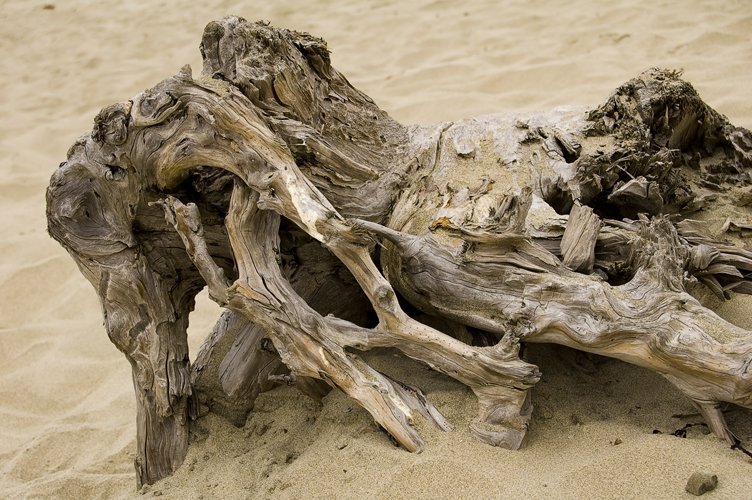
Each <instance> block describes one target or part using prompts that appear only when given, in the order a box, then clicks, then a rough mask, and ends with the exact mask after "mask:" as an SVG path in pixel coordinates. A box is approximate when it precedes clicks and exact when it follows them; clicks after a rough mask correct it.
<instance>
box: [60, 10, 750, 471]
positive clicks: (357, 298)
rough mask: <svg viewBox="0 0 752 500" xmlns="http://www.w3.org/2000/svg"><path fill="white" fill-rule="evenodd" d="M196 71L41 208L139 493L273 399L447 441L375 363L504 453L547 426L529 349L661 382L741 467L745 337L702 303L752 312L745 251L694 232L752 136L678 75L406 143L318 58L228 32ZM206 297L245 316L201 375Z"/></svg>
mask: <svg viewBox="0 0 752 500" xmlns="http://www.w3.org/2000/svg"><path fill="white" fill-rule="evenodd" d="M201 52H202V55H203V57H204V67H203V71H202V73H201V75H200V76H199V77H198V78H194V77H193V76H192V74H191V70H190V68H187V67H186V68H184V69H183V70H182V71H181V72H180V73H179V74H177V75H176V76H174V77H172V78H168V79H166V80H164V81H162V82H160V83H159V84H157V85H156V86H155V87H154V88H152V89H149V90H147V91H145V92H143V93H141V94H139V95H137V96H135V97H133V98H132V99H131V100H129V101H125V102H121V103H118V104H114V105H112V106H108V107H106V108H104V109H103V110H102V111H101V112H100V113H99V114H98V115H97V117H96V118H95V123H94V128H93V130H92V131H91V133H89V134H86V135H84V136H83V137H81V138H80V139H79V140H78V141H76V143H75V144H74V145H73V146H72V147H71V148H70V150H69V152H68V158H67V160H66V161H65V162H63V163H62V164H61V165H60V167H59V168H58V169H57V170H56V171H55V173H54V174H53V176H52V179H51V182H50V187H49V189H48V191H47V217H48V228H49V233H50V235H51V236H52V237H53V238H55V239H56V240H57V241H59V242H60V243H61V244H62V245H63V246H64V247H65V248H66V249H67V250H68V252H69V253H70V254H71V256H72V257H73V259H74V260H75V261H76V263H77V264H78V266H79V268H80V270H81V272H82V273H83V274H84V276H86V278H87V279H88V280H89V281H90V282H91V283H92V285H93V286H94V287H95V289H96V290H97V293H98V294H99V297H100V299H101V302H102V310H103V314H104V322H105V327H106V330H107V333H108V335H109V337H110V339H111V340H112V342H113V343H114V344H115V345H116V346H117V348H118V349H120V350H121V351H122V352H123V353H124V354H125V356H126V358H127V359H128V361H129V362H130V363H131V366H132V368H133V382H134V387H135V391H136V398H137V407H138V414H137V430H138V432H137V441H138V450H137V454H136V455H137V458H136V469H137V472H138V480H139V484H143V483H152V482H154V481H156V480H158V479H160V478H162V477H165V476H166V475H169V474H171V473H172V472H173V471H174V470H175V469H176V468H177V467H178V466H179V465H180V464H181V462H182V460H183V458H184V456H185V453H186V449H187V445H188V423H189V420H190V419H191V418H195V417H196V416H197V415H198V414H199V413H202V412H204V411H206V410H207V409H209V410H213V411H215V412H217V413H221V414H223V415H225V416H227V417H228V418H230V419H231V420H233V421H234V422H236V423H237V424H242V422H243V421H244V419H245V416H246V415H247V413H248V411H250V410H251V409H252V406H253V400H254V399H255V397H256V395H257V394H258V393H259V392H260V391H263V390H267V389H268V388H269V387H271V386H273V385H274V384H276V383H289V384H295V385H297V386H298V387H300V388H301V389H302V390H304V391H305V392H306V393H308V394H310V395H312V396H313V397H321V396H322V395H323V394H325V393H326V390H328V388H329V387H335V388H338V389H340V390H342V391H344V392H345V393H346V394H347V395H349V396H350V397H351V398H353V399H354V400H355V401H356V402H357V403H358V404H360V405H361V406H362V407H363V408H365V409H366V410H367V411H368V412H369V413H370V414H371V415H372V416H373V418H374V420H375V421H376V422H377V423H378V424H379V425H380V426H381V427H383V428H384V429H385V430H386V431H387V432H388V433H389V434H390V435H391V436H392V437H393V438H394V439H395V440H396V441H397V442H398V443H399V444H400V445H402V446H403V447H404V448H405V449H407V450H409V451H416V452H419V451H421V450H422V449H423V446H424V443H423V441H422V439H421V437H420V436H419V434H418V432H417V431H416V429H415V428H414V426H413V422H414V419H415V418H416V416H417V415H421V416H422V417H424V418H426V419H427V420H429V421H430V422H432V423H433V424H435V425H436V426H438V427H439V428H441V429H443V430H449V429H450V428H451V427H450V424H449V423H448V422H447V421H446V420H445V419H444V417H443V416H442V415H441V414H440V413H439V411H438V410H437V409H436V408H435V407H434V406H433V405H432V404H431V403H430V402H429V401H428V400H427V399H426V397H425V395H424V394H423V393H422V392H421V391H420V390H419V389H417V388H414V387H411V386H409V385H407V384H406V383H404V382H402V381H397V380H394V379H392V378H390V377H388V376H387V375H385V374H383V373H380V372H378V371H376V370H374V369H373V368H371V367H370V366H369V365H368V364H367V363H366V362H364V361H363V360H362V359H361V357H360V356H358V352H359V351H365V350H369V349H372V348H375V347H393V348H396V349H398V350H400V351H401V352H402V353H404V354H405V355H406V356H409V357H411V358H413V359H416V360H420V361H422V362H424V363H426V364H427V365H428V366H430V367H431V368H433V369H434V370H437V371H439V372H442V373H445V374H447V375H448V376H450V377H453V378H455V379H457V380H459V381H460V382H462V383H464V384H466V385H467V386H468V387H470V388H471V389H472V390H473V392H474V393H475V395H476V396H477V398H478V401H479V415H478V416H477V418H476V420H475V421H474V423H473V424H472V428H471V430H472V432H473V433H474V434H475V435H476V436H477V437H478V438H479V439H480V440H482V441H484V442H486V443H490V444H493V445H497V446H503V447H506V448H512V449H516V448H518V447H520V446H521V444H522V441H523V438H524V437H525V432H526V430H527V428H528V423H529V420H530V415H531V412H532V406H531V404H530V389H531V388H532V387H534V386H535V384H536V383H537V382H538V380H539V379H540V372H539V370H538V368H537V367H536V366H534V365H531V364H529V363H527V362H525V361H523V360H522V359H520V356H519V352H520V351H519V347H520V342H553V343H557V344H563V345H567V346H570V347H574V348H577V349H581V350H584V351H587V352H592V353H597V354H601V355H605V356H611V357H615V358H619V359H622V360H625V361H627V362H630V363H633V364H636V365H639V366H644V367H647V368H650V369H652V370H655V371H657V372H658V373H660V374H662V375H663V376H665V377H666V378H667V379H668V380H670V381H671V382H672V383H674V384H675V385H676V386H677V387H678V388H679V389H680V390H681V391H682V392H683V393H684V394H686V395H687V396H688V397H689V398H691V400H692V401H694V402H695V404H696V405H697V406H698V408H699V409H700V411H701V413H702V415H703V416H704V417H705V419H706V421H707V423H708V425H709V426H710V428H711V429H712V430H713V432H714V433H715V434H716V435H718V436H719V437H720V438H722V439H725V440H726V441H728V442H729V443H730V444H732V445H736V444H738V441H737V440H736V438H735V437H734V436H733V434H732V433H731V432H730V431H729V429H728V428H727V426H726V424H725V421H724V419H723V415H722V413H721V411H720V409H719V403H721V402H731V403H734V404H738V405H742V406H746V407H750V406H752V368H750V362H751V361H752V337H751V336H750V332H749V331H747V330H744V329H742V328H738V327H736V326H734V325H732V324H730V323H728V322H726V321H724V320H723V319H721V318H720V317H718V316H717V315H716V314H714V313H713V312H712V311H711V310H709V309H707V308H705V307H704V306H703V305H702V304H701V303H700V301H699V300H698V299H696V298H695V297H693V296H692V295H691V294H690V293H689V292H688V290H691V289H693V287H694V284H695V283H702V284H703V285H705V286H706V287H707V288H709V289H710V290H711V291H712V292H713V293H715V294H716V295H717V296H719V297H720V298H722V299H723V298H727V297H728V296H729V294H730V293H731V292H737V293H752V279H751V276H752V252H749V251H747V250H746V249H743V248H741V247H738V246H734V245H732V244H730V243H728V242H726V241H721V240H720V239H719V238H718V237H717V235H715V236H714V235H711V234H710V233H709V231H708V228H707V227H705V225H704V224H703V223H701V222H698V221H693V220H691V219H690V218H689V217H690V216H691V214H692V213H694V212H696V211H698V210H701V209H703V208H704V207H713V206H715V205H718V204H721V203H724V202H728V200H733V197H734V196H735V195H736V194H738V191H739V190H740V189H741V188H743V187H744V186H748V185H749V183H750V166H752V135H750V132H749V131H747V130H745V129H742V128H738V127H734V126H733V125H731V124H730V123H729V122H728V121H727V120H726V118H725V117H723V116H722V115H720V114H718V113H717V112H715V111H714V110H712V109H711V108H710V107H708V106H707V105H706V104H705V103H704V102H703V101H702V100H701V99H700V98H699V96H698V95H697V93H696V92H695V91H694V89H693V88H692V87H691V85H689V84H688V83H686V82H684V81H682V80H681V79H680V75H679V74H678V73H676V72H672V71H667V70H661V69H652V70H649V71H647V72H645V73H643V74H641V75H639V76H638V77H636V78H635V79H633V80H630V81H629V82H627V83H625V84H624V85H622V86H621V87H619V88H618V89H616V91H615V92H614V93H613V94H612V95H611V96H610V97H609V98H608V99H607V100H606V102H605V103H604V104H602V105H601V106H599V107H597V108H594V109H575V108H559V109H556V110H554V111H552V112H550V113H546V114H516V115H498V116H487V117H482V118H475V119H469V120H464V121H458V122H452V123H443V124H439V125H436V126H428V127H405V126H403V125H401V124H399V123H397V122H396V121H394V120H393V119H392V118H390V117H389V116H388V115H387V114H386V113H385V112H384V111H382V110H381V109H379V108H378V106H376V104H374V102H373V101H372V100H371V99H370V98H369V97H368V96H366V95H365V94H363V93H362V92H360V91H358V90H357V89H355V88H353V87H352V86H351V85H350V83H349V82H348V81H347V80H346V79H345V77H344V76H342V75H341V74H340V73H339V72H338V71H337V70H336V69H334V68H333V67H332V66H331V64H330V60H329V52H328V49H327V47H326V44H325V43H324V41H323V40H320V39H318V38H315V37H312V36H310V35H308V34H305V33H297V32H294V31H288V30H282V29H277V28H273V27H271V26H269V25H268V24H264V23H251V22H247V21H245V20H244V19H241V18H238V17H228V18H225V19H223V20H221V21H219V22H212V23H210V24H209V25H208V26H207V27H206V29H205V31H204V35H203V40H202V43H201ZM724 200H725V201H724ZM690 285H692V286H690ZM204 286H206V287H208V290H209V294H210V296H211V298H212V299H213V300H215V301H216V302H217V303H218V304H220V305H221V306H222V307H224V308H226V309H227V312H226V313H225V314H223V315H222V317H221V318H220V319H219V321H218V323H217V326H216V327H215V330H214V332H213V333H212V335H211V337H210V338H209V340H208V341H207V343H206V344H205V345H204V347H203V350H202V352H201V353H200V354H199V356H198V360H197V362H196V364H195V365H194V366H193V367H191V366H190V363H189V358H188V348H187V343H186V328H187V322H188V314H189V312H190V311H191V310H192V308H193V304H194V297H195V295H196V294H197V293H198V291H200V290H201V289H202V288H203V287H204ZM399 297H402V299H403V301H402V302H401V301H400V300H398V298H399ZM403 304H404V305H403ZM408 306H409V307H408ZM437 318H438V320H437ZM418 319H421V321H418ZM429 325H434V326H429ZM436 325H438V327H437V326H436ZM438 328H440V329H438Z"/></svg>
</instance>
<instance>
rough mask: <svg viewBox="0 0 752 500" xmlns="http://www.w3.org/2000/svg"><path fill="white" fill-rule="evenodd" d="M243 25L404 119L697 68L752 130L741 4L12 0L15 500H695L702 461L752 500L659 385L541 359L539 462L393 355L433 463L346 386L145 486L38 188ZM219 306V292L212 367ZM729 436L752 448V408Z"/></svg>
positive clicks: (95, 318) (116, 371) (527, 106)
mask: <svg viewBox="0 0 752 500" xmlns="http://www.w3.org/2000/svg"><path fill="white" fill-rule="evenodd" d="M45 5H48V6H52V7H54V8H50V7H45ZM231 13H232V14H238V15H242V16H244V17H246V18H248V19H268V20H270V21H271V22H272V23H274V24H276V25H279V26H285V27H290V28H295V29H299V30H306V31H310V32H312V33H314V34H317V35H319V36H322V37H324V38H325V39H326V40H327V41H328V42H329V46H330V48H331V50H332V51H333V55H332V59H333V62H334V64H335V66H336V67H337V68H338V69H340V70H341V71H342V72H343V73H344V74H345V75H347V77H348V78H349V79H350V81H351V82H352V83H353V84H354V85H356V86H357V87H359V88H361V89H362V90H364V91H365V92H366V93H368V94H369V95H371V96H372V97H373V98H374V99H375V100H376V102H377V103H378V104H379V105H380V106H381V107H382V108H384V109H386V110H387V111H389V112H390V113H391V114H392V115H393V116H394V117H395V118H397V119H398V120H400V121H402V122H404V123H431V122H435V121H441V120H450V119H455V118H461V117H467V116H472V115H478V114H485V113H492V112H504V111H512V110H536V109H538V110H544V109H548V108H551V107H553V106H556V105H559V104H583V105H595V104H597V103H598V102H600V101H601V100H603V99H605V97H606V96H607V95H608V94H609V92H610V91H611V90H612V89H614V88H615V87H616V86H617V85H619V84H620V83H622V82H623V81H625V80H627V79H629V78H631V77H633V76H635V75H636V74H638V73H639V72H640V71H642V70H644V69H646V68H648V67H650V66H654V65H661V66H668V67H672V68H683V69H684V71H685V73H684V74H685V77H686V78H687V79H688V80H689V81H691V82H693V83H694V85H695V86H696V88H697V89H698V90H699V92H700V94H701V95H702V96H703V97H704V99H705V100H706V101H707V102H709V103H710V104H711V105H713V106H714V107H715V108H716V109H718V110H719V111H721V112H722V113H724V114H726V115H727V116H728V117H729V118H730V119H731V121H732V122H734V123H736V124H738V125H743V126H746V127H752V100H750V99H749V95H750V90H751V86H750V82H752V65H751V64H750V61H752V14H750V11H749V5H748V4H747V3H746V2H742V1H725V2H722V3H720V2H712V1H708V2H699V1H682V2H679V1H677V2H669V1H657V0H641V1H632V0H617V1H613V2H608V3H605V2H604V3H603V4H600V5H599V4H595V3H593V4H591V3H590V2H587V1H574V2H554V1H542V0H539V1H537V2H524V1H507V2H498V3H497V2H493V1H487V2H480V1H474V2H470V1H466V2H457V1H452V2H449V1H434V2H429V1H425V0H420V1H413V2H410V3H409V5H407V2H378V3H376V2H374V3H373V4H367V3H355V2H352V1H348V2H332V1H328V0H309V1H308V2H300V3H296V2H285V1H274V2H270V1H265V2H253V1H243V2H232V1H222V2H220V1H211V0H204V1H202V2H192V1H175V2H154V1H147V0H139V1H127V2H124V1H117V2H115V1H87V0H81V1H69V2H63V1H58V0H44V1H36V0H30V1H29V0H23V1H2V2H0V25H1V26H2V30H1V31H0V51H1V53H2V54H3V57H2V58H1V59H0V69H1V70H0V89H1V90H0V116H1V117H2V120H1V121H0V158H1V159H2V160H0V169H2V170H1V175H0V214H2V215H1V216H0V235H1V236H0V497H7V498H25V497H26V498H28V497H31V498H38V497H48V498H130V497H140V496H142V495H145V496H152V495H163V496H165V497H169V498H218V497H219V498H246V497H250V498H266V497H270V498H271V497H273V498H348V497H349V498H463V497H464V498H495V497H496V498H502V497H509V498H513V497H527V498H685V497H687V496H688V494H686V493H684V485H685V483H686V480H687V478H688V477H689V476H690V475H691V473H692V472H694V471H695V470H704V471H709V472H712V473H715V474H717V475H718V479H719V486H718V489H717V490H716V491H715V492H713V493H712V494H711V497H712V498H750V497H752V464H751V463H750V462H749V460H747V459H745V458H744V457H743V456H742V455H741V454H740V453H739V452H735V451H732V450H729V449H728V448H727V447H726V446H725V445H724V444H723V443H721V442H720V441H718V440H716V439H715V438H714V437H712V436H708V435H705V434H703V433H702V432H700V427H693V428H691V429H690V430H689V434H688V436H687V438H686V439H680V438H677V437H674V436H672V435H671V432H672V431H673V430H675V429H678V428H680V427H682V426H684V424H686V423H692V422H697V421H699V419H698V418H697V417H687V418H684V419H678V418H672V415H673V414H677V413H689V412H691V411H692V407H691V405H690V403H689V401H688V400H687V399H686V398H684V397H683V396H682V395H680V394H678V393H677V392H676V391H675V390H674V389H673V388H672V387H671V386H670V385H669V384H668V383H666V382H665V381H663V380H662V379H661V378H660V377H659V376H657V375H655V374H652V373H649V372H647V371H645V370H641V369H638V368H635V367H632V366H629V365H626V364H624V363H620V362H617V361H612V360H603V359H601V358H593V357H588V356H585V355H582V354H579V353H575V352H574V351H569V350H566V349H557V348H551V347H547V346H533V347H531V349H530V360H531V361H533V362H535V363H538V364H539V365H540V366H541V369H542V371H543V373H544V379H543V381H542V382H541V383H540V384H539V386H538V387H537V388H536V389H535V394H534V404H535V406H536V410H535V417H534V419H533V422H532V427H531V430H530V433H529V439H528V444H527V447H526V448H525V449H523V450H521V451H518V452H511V451H506V450H501V449H496V448H491V447H488V446H484V445H481V444H479V443H478V442H476V441H475V440H474V439H473V438H472V437H471V436H470V435H469V433H468V431H467V425H466V424H467V422H468V420H469V419H470V418H472V416H473V415H474V414H475V408H474V406H475V402H474V400H473V398H472V397H471V395H470V394H469V392H468V390H467V389H466V388H464V387H463V386H460V385H458V384H457V383H455V382H453V381H452V380H449V379H447V378H445V377H443V376H440V375H437V374H436V373H434V372H430V371H428V370H426V369H425V368H424V367H422V366H420V365H415V364H412V363H410V362H406V361H404V360H402V358H399V357H395V356H394V354H393V353H391V352H384V353H377V354H375V355H374V358H373V363H374V364H376V365H378V366H381V367H383V368H384V369H385V370H386V371H391V372H394V373H397V374H401V375H400V377H401V378H403V379H407V380H410V381H412V382H413V383H416V384H418V385H420V386H422V387H423V389H424V390H425V391H426V392H427V393H428V395H429V397H430V398H431V399H432V400H433V402H434V403H435V404H436V405H437V406H438V407H439V409H440V410H442V411H443V412H444V413H445V415H446V416H447V417H448V418H449V419H450V421H451V422H452V423H453V424H454V425H455V431H454V432H452V433H448V434H442V433H439V432H437V431H434V430H432V429H429V428H424V429H423V432H424V436H425V438H426V441H427V449H426V451H425V452H424V453H423V454H420V455H412V454H409V453H407V452H405V451H402V450H400V449H397V448H395V447H393V446H392V445H391V444H390V442H389V440H388V439H387V438H386V437H385V436H384V435H383V434H382V433H380V432H379V431H377V430H376V429H375V427H374V425H373V424H372V423H371V421H370V419H369V418H368V416H367V415H366V414H365V412H364V411H362V410H361V409H359V408H358V407H356V406H355V405H353V404H352V403H350V401H348V400H347V398H345V397H343V396H342V395H341V394H339V393H332V394H331V395H330V396H328V397H327V398H326V399H325V401H324V404H323V406H322V407H320V408H319V407H317V406H315V405H314V404H313V403H311V402H310V401H309V400H307V399H305V398H304V397H302V396H300V395H298V394H297V392H296V391H295V390H293V389H290V388H283V389H279V390H275V391H273V392H271V393H268V394H265V395H263V396H262V397H261V399H260V400H259V403H258V406H257V412H256V413H255V414H254V415H253V416H252V417H251V418H250V419H249V420H248V422H247V424H246V426H245V427H244V428H235V427H233V426H232V425H230V424H228V423H227V422H225V421H223V420H221V419H220V418H216V417H211V416H210V417H208V418H206V419H204V420H203V421H202V422H201V426H202V428H203V432H201V433H199V434H200V435H201V439H199V440H198V441H197V442H196V443H194V444H193V445H192V447H191V449H190V452H189V455H188V458H187V460H186V463H185V465H184V466H183V467H182V468H181V469H180V470H179V471H178V472H177V473H176V474H175V476H174V477H172V478H170V479H167V480H165V481H163V482H161V483H158V484H156V485H154V486H151V487H147V488H144V489H143V490H141V491H137V490H136V484H135V474H134V471H133V466H132V462H133V458H134V447H135V417H134V415H135V408H134V400H133V396H132V387H131V380H130V369H129V366H128V364H127V362H126V361H125V359H124V358H123V357H122V356H121V355H120V354H119V353H118V352H117V350H116V349H115V348H114V347H113V346H112V345H111V344H110V343H109V341H108V339H107V335H106V333H105V331H104V329H103V327H102V321H101V316H100V311H99V305H98V302H97V299H96V296H95V293H94V291H93V290H92V289H91V287H90V285H89V284H88V283H87V282H86V281H85V280H84V278H83V277H82V276H81V275H80V274H79V273H78V271H77V269H76V268H75V266H74V264H73V262H72V260H71V259H70V258H69V257H68V256H67V255H66V254H65V252H64V251H63V250H62V249H61V248H60V247H59V246H58V245H57V244H56V243H54V242H53V241H52V240H50V239H49V238H48V237H47V234H46V232H45V219H44V190H45V187H46V185H47V182H48V179H49V176H50V174H51V173H52V171H53V170H54V168H55V167H56V166H57V164H58V163H59V162H60V161H62V160H63V159H64V158H65V152H66V150H67V147H68V146H69V145H70V144H71V143H72V142H73V141H74V140H75V139H76V138H77V137H78V135H79V134H81V133H83V132H84V131H86V130H87V129H89V128H90V127H91V123H92V118H93V116H94V115H95V114H96V112H97V111H98V110H99V109H100V108H101V107H102V106H104V105H107V104H110V103H112V102H115V101H119V100H122V99H124V98H128V97H130V96H132V95H134V94H135V93H137V92H140V91H141V90H143V89H145V88H147V87H149V86H151V85H153V84H155V83H156V82H158V81H159V80H161V79H163V78H165V77H167V76H169V75H172V74H174V73H175V72H177V70H178V69H179V68H180V66H182V65H183V64H185V63H191V64H192V65H193V67H194V68H196V70H198V69H199V68H200V55H199V52H198V43H199V40H200V35H201V31H202V29H203V26H204V25H205V24H206V23H207V22H208V21H210V20H212V19H215V18H219V17H222V16H223V15H226V14H231ZM705 217H707V218H710V219H712V218H714V217H716V218H718V217H720V215H718V214H712V213H710V214H705ZM750 307H752V301H750V300H749V299H744V298H741V299H735V300H733V301H731V302H729V303H725V304H723V305H721V306H720V309H719V310H720V312H721V313H722V314H723V315H724V316H725V317H727V318H728V319H730V320H732V321H735V322H736V323H738V324H741V325H744V326H747V327H752V321H751V320H750V318H749V314H748V311H750ZM217 312H218V310H217V308H216V307H215V306H214V305H213V304H211V303H210V302H209V301H208V300H207V299H206V297H203V296H202V298H201V300H200V302H199V306H198V308H197V310H196V311H195V312H194V313H193V314H192V316H191V331H190V339H191V349H192V351H193V352H194V353H195V351H196V349H197V347H198V346H199V345H200V343H201V341H202V339H203V337H204V336H205V334H206V332H207V331H208V330H209V329H210V326H211V324H212V323H213V320H214V318H215V317H216V315H217ZM729 422H730V425H731V427H732V429H734V430H735V431H736V432H737V433H738V434H739V436H740V437H741V438H742V439H745V440H747V441H752V419H751V418H750V412H749V411H735V412H732V413H730V414H729ZM654 429H656V430H660V431H662V434H654V433H653V430H654ZM617 440H618V441H620V444H616V443H617Z"/></svg>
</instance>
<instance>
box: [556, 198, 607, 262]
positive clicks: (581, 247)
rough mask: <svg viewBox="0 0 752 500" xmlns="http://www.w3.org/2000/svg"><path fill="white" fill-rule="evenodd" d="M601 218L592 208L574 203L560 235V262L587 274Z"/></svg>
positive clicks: (592, 257) (593, 258) (593, 256)
mask: <svg viewBox="0 0 752 500" xmlns="http://www.w3.org/2000/svg"><path fill="white" fill-rule="evenodd" d="M600 230H601V220H600V218H599V217H598V216H597V215H595V214H594V213H593V209H592V208H590V207H585V206H582V205H580V204H579V203H575V204H574V206H573V207H572V211H571V212H570V213H569V219H568V220H567V227H566V229H565V230H564V235H563V236H562V237H561V255H562V262H563V263H564V265H565V266H567V267H568V268H569V269H571V270H572V271H577V272H581V273H586V274H589V273H590V272H592V270H593V264H594V263H595V242H596V241H597V240H598V234H599V233H600Z"/></svg>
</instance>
